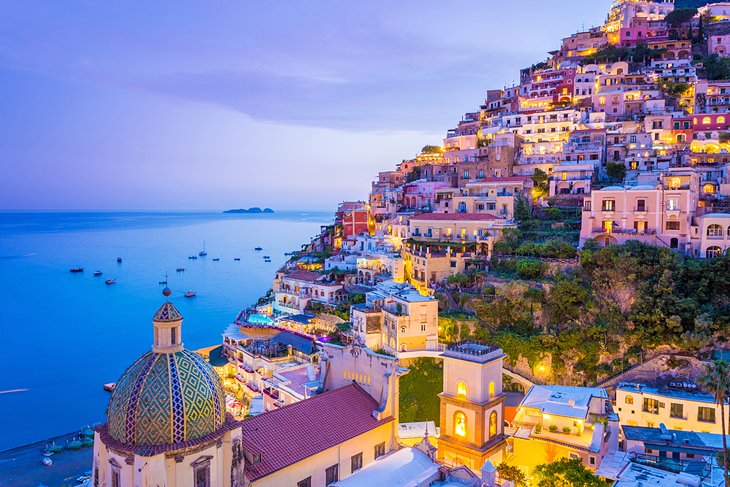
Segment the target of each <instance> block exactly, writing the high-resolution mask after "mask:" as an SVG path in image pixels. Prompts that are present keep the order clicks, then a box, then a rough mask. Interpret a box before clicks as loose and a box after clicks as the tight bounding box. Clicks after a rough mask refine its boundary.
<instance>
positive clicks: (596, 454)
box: [507, 385, 619, 476]
mask: <svg viewBox="0 0 730 487" xmlns="http://www.w3.org/2000/svg"><path fill="white" fill-rule="evenodd" d="M513 424H514V425H515V426H516V427H517V428H518V429H517V432H516V433H515V434H514V437H513V454H512V455H510V456H509V458H508V459H507V462H508V463H509V464H510V465H514V466H517V467H519V468H520V469H522V470H523V471H525V472H526V473H527V474H528V476H529V475H530V474H531V473H532V471H533V469H534V468H535V467H536V466H537V465H541V464H544V463H551V462H554V461H557V460H559V459H561V458H570V459H580V460H581V461H582V463H583V465H584V466H585V467H586V468H589V469H591V470H593V471H595V470H596V469H597V468H598V466H599V465H600V463H601V460H602V459H603V457H604V456H605V455H606V454H607V453H608V452H609V451H611V452H613V451H616V449H617V448H618V433H619V426H618V417H617V416H616V415H615V414H613V413H612V412H611V410H610V402H609V399H608V394H607V393H606V391H605V389H599V388H590V387H572V386H538V385H535V386H532V387H531V388H530V390H529V391H528V392H527V394H526V395H525V397H524V399H523V400H522V402H521V403H520V406H519V407H518V409H517V415H516V416H515V419H514V422H513Z"/></svg>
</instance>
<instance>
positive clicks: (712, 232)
mask: <svg viewBox="0 0 730 487" xmlns="http://www.w3.org/2000/svg"><path fill="white" fill-rule="evenodd" d="M724 234H725V232H723V231H722V227H721V226H720V225H710V226H709V227H707V236H708V237H710V238H718V237H719V238H722V237H723V235H724Z"/></svg>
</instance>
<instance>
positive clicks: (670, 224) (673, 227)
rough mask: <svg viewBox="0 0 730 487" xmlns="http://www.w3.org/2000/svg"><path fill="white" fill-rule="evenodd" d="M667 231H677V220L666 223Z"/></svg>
mask: <svg viewBox="0 0 730 487" xmlns="http://www.w3.org/2000/svg"><path fill="white" fill-rule="evenodd" d="M667 230H679V221H677V220H673V221H668V222H667Z"/></svg>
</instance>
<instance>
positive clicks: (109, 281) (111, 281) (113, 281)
mask: <svg viewBox="0 0 730 487" xmlns="http://www.w3.org/2000/svg"><path fill="white" fill-rule="evenodd" d="M104 282H105V283H106V284H107V286H111V285H112V284H116V283H117V280H116V279H107V280H106V281H104Z"/></svg>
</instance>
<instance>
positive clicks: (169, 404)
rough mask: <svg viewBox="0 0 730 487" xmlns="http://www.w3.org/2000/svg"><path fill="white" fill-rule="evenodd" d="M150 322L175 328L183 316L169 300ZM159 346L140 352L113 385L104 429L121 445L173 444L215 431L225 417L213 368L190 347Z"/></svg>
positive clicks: (220, 389) (218, 378)
mask: <svg viewBox="0 0 730 487" xmlns="http://www.w3.org/2000/svg"><path fill="white" fill-rule="evenodd" d="M153 322H154V323H155V327H158V326H167V325H169V324H170V323H171V322H173V323H174V322H177V324H178V326H179V324H181V323H182V316H181V315H180V313H179V312H178V311H177V309H176V308H175V307H174V306H173V305H172V304H171V303H169V302H167V303H165V304H163V306H162V307H161V308H160V310H158V312H157V313H156V314H155V317H154V320H153ZM156 337H157V330H156ZM157 345H159V344H158V343H157V338H156V346H157ZM160 350H164V348H155V349H153V351H151V352H148V353H146V354H144V355H142V356H141V357H140V358H139V359H138V360H137V361H136V362H134V363H133V364H132V365H131V366H130V367H129V368H128V369H127V370H126V371H125V372H124V374H123V375H122V377H121V378H120V379H119V381H118V382H117V385H116V387H115V388H114V392H113V394H112V397H111V400H110V402H109V413H108V418H109V421H108V430H109V434H110V435H111V437H112V438H114V439H115V440H117V441H119V442H121V443H124V444H128V445H171V444H177V443H181V442H185V441H190V440H195V439H198V438H201V437H203V436H205V435H208V434H210V433H213V432H215V431H217V430H218V429H220V428H221V426H222V425H223V423H224V422H225V421H226V406H225V393H224V391H223V383H222V382H221V379H220V377H219V376H218V374H217V373H216V372H215V371H214V370H213V368H212V367H211V366H210V365H209V364H208V363H207V362H206V361H205V360H204V359H203V358H202V357H200V356H199V355H198V354H197V353H195V352H192V351H190V350H185V349H184V348H181V347H180V348H179V349H177V350H175V349H172V351H170V352H169V353H164V352H161V351H160Z"/></svg>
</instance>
